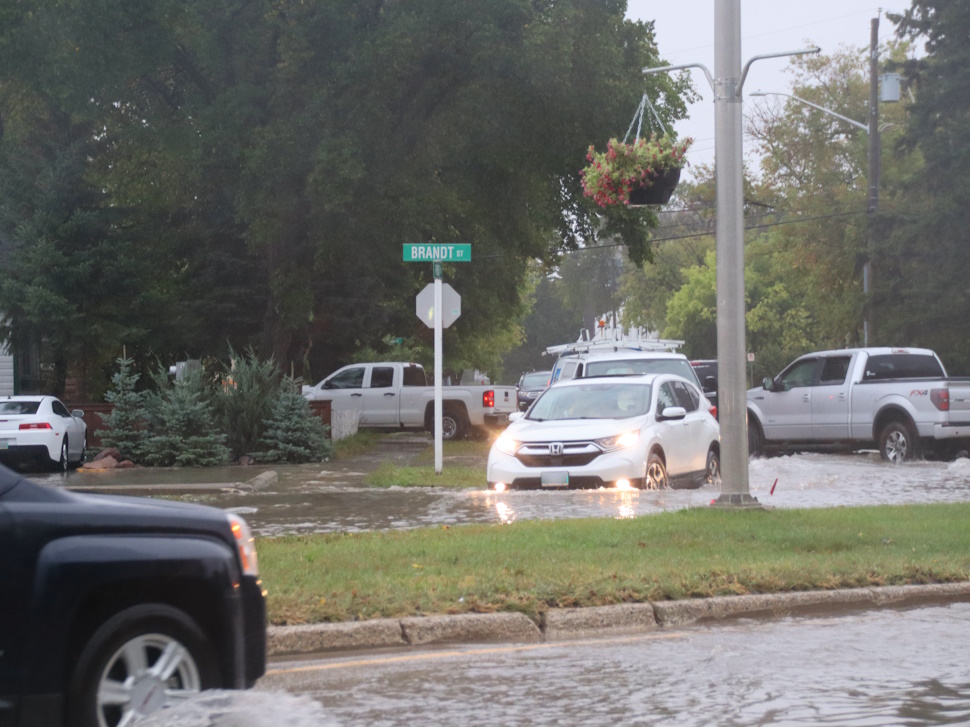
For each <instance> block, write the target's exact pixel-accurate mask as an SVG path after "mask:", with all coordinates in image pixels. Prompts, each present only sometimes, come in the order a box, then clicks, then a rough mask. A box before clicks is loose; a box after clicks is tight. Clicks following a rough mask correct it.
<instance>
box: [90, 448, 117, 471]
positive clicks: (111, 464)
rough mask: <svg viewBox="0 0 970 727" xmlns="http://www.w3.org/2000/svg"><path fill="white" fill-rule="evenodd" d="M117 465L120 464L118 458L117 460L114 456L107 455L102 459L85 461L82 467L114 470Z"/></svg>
mask: <svg viewBox="0 0 970 727" xmlns="http://www.w3.org/2000/svg"><path fill="white" fill-rule="evenodd" d="M115 451H117V450H115ZM117 466H118V460H116V459H115V458H114V457H111V456H107V457H101V458H100V459H95V460H92V461H91V462H85V463H84V464H83V465H81V469H85V470H113V469H115V468H116V467H117Z"/></svg>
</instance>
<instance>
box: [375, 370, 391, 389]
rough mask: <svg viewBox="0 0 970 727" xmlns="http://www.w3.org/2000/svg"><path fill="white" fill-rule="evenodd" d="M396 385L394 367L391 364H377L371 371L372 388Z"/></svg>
mask: <svg viewBox="0 0 970 727" xmlns="http://www.w3.org/2000/svg"><path fill="white" fill-rule="evenodd" d="M392 386H394V369H392V368H391V367H390V366H375V367H374V368H372V369H371V372H370V388H372V389H389V388H390V387H392Z"/></svg>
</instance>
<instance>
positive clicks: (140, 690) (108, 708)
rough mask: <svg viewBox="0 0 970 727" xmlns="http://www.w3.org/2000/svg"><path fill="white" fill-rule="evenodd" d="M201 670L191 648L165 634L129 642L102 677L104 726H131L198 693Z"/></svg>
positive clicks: (100, 695) (100, 722) (101, 718)
mask: <svg viewBox="0 0 970 727" xmlns="http://www.w3.org/2000/svg"><path fill="white" fill-rule="evenodd" d="M201 689H202V681H201V679H200V678H199V669H198V666H196V663H195V660H194V659H193V658H192V655H191V654H190V653H189V652H188V650H187V649H186V648H185V647H184V646H183V645H182V644H180V643H179V642H178V641H177V640H176V639H174V638H172V637H171V636H167V635H165V634H143V635H141V636H137V637H135V638H133V639H132V640H130V641H128V642H127V643H125V644H124V645H123V646H122V647H121V648H120V649H118V650H117V651H116V652H115V653H114V655H112V657H111V658H110V659H108V663H107V664H106V665H105V667H104V669H103V670H102V672H101V678H100V679H99V680H98V693H97V714H98V725H99V726H100V727H127V726H128V725H131V724H134V723H135V721H136V720H137V719H139V718H141V717H144V716H145V715H148V714H152V713H153V712H157V711H158V710H159V709H161V708H162V707H165V706H171V705H173V704H175V703H177V702H181V701H183V700H185V699H188V698H189V697H191V696H193V695H196V694H198V693H199V692H200V691H201Z"/></svg>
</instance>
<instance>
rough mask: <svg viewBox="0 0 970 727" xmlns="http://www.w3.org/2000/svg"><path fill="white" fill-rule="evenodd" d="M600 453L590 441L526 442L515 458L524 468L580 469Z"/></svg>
mask: <svg viewBox="0 0 970 727" xmlns="http://www.w3.org/2000/svg"><path fill="white" fill-rule="evenodd" d="M602 453H603V452H602V450H601V449H600V448H599V447H597V446H596V445H595V444H593V443H592V442H590V441H585V442H528V443H526V444H523V445H522V446H521V447H519V451H518V452H516V454H515V458H516V459H517V460H519V462H521V463H522V464H523V465H525V466H526V467H582V466H583V465H587V464H589V463H590V462H592V461H593V460H594V459H596V458H597V457H599V456H600V455H601V454H602Z"/></svg>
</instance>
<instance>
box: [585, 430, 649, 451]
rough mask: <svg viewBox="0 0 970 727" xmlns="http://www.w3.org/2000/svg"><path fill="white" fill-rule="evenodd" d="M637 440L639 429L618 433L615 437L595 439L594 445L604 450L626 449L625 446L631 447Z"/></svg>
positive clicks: (638, 438)
mask: <svg viewBox="0 0 970 727" xmlns="http://www.w3.org/2000/svg"><path fill="white" fill-rule="evenodd" d="M639 440H640V432H639V431H635V432H624V433H623V434H618V435H616V436H615V437H606V438H604V439H597V440H596V446H597V447H599V448H600V449H602V450H603V451H604V452H610V451H612V450H614V449H626V448H627V447H632V446H633V445H634V444H636V443H637V442H638V441H639Z"/></svg>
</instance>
